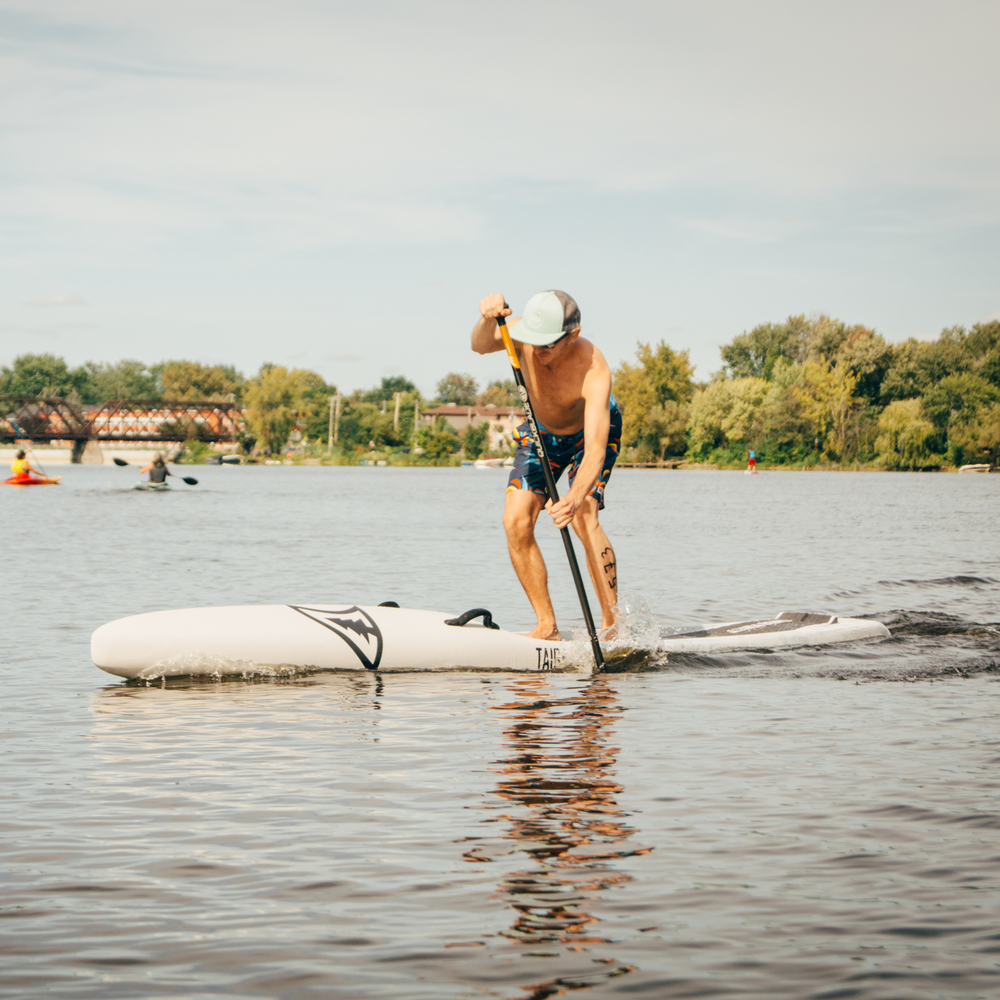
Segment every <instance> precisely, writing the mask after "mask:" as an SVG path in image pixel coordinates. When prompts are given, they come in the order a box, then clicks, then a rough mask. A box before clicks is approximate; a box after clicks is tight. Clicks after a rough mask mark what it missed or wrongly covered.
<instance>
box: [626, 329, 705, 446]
mask: <svg viewBox="0 0 1000 1000" xmlns="http://www.w3.org/2000/svg"><path fill="white" fill-rule="evenodd" d="M635 354H636V360H637V361H638V364H631V363H630V362H628V361H623V362H622V363H621V364H620V365H619V366H618V367H617V368H616V369H615V371H614V375H613V379H612V391H613V392H614V395H615V399H617V400H618V404H619V406H620V407H621V410H622V445H623V446H625V447H627V448H636V447H641V448H642V449H643V450H644V452H645V453H648V454H653V453H657V452H658V453H659V454H660V455H662V454H663V451H662V449H661V446H660V444H659V438H660V437H668V438H669V439H670V441H669V443H668V444H666V445H663V446H662V448H663V449H667V450H668V453H670V454H680V453H682V452H683V448H681V449H680V451H678V450H677V449H678V448H679V447H680V444H681V442H680V440H679V439H678V438H677V436H676V434H675V432H674V430H671V431H669V432H664V431H663V428H664V427H665V426H666V424H664V423H663V422H664V421H666V423H667V424H670V426H671V427H672V428H673V427H674V424H675V422H676V417H677V414H678V412H679V411H678V410H677V409H676V408H669V413H668V411H667V410H665V409H664V407H665V405H666V404H667V403H668V402H672V403H677V404H678V405H679V406H682V407H683V406H684V405H685V404H687V403H689V402H690V400H691V399H692V397H693V396H694V388H695V387H694V379H693V377H692V376H693V375H694V368H693V367H692V366H691V361H690V359H689V357H688V352H687V351H675V350H674V349H673V348H672V347H670V346H669V345H668V344H667V343H666V342H665V341H662V340H661V341H660V342H659V343H658V344H657V345H656V346H655V347H653V346H651V345H650V344H644V343H642V342H641V341H640V342H638V343H637V345H636V352H635ZM657 408H659V411H660V412H659V414H658V416H656V417H654V418H653V420H652V422H650V423H647V419H648V417H649V414H650V412H651V411H653V410H655V409H657ZM644 428H645V430H644ZM656 428H659V430H657V429H656ZM661 432H662V433H661Z"/></svg>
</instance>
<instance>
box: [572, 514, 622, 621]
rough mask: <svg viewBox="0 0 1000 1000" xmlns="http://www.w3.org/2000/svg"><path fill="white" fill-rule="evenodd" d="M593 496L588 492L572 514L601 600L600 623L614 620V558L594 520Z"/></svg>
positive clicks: (616, 562)
mask: <svg viewBox="0 0 1000 1000" xmlns="http://www.w3.org/2000/svg"><path fill="white" fill-rule="evenodd" d="M598 509H599V508H598V505H597V500H596V499H595V498H594V497H591V496H588V497H587V498H586V499H585V500H584V501H583V503H582V504H581V505H580V508H579V510H577V512H576V515H575V516H574V518H573V530H574V531H575V532H576V534H577V537H578V538H579V539H580V541H581V542H582V543H583V548H584V551H585V552H586V553H587V569H589V570H590V579H591V580H592V581H593V583H594V590H596V591H597V599H598V601H600V603H601V627H602V628H610V627H611V626H612V625H614V624H615V622H616V621H618V560H617V559H616V558H615V550H614V549H613V548H612V547H611V542H610V541H609V540H608V536H607V535H606V534H604V529H603V528H602V527H601V525H600V522H599V521H598V520H597V512H598Z"/></svg>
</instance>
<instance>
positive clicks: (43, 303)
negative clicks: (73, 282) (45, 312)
mask: <svg viewBox="0 0 1000 1000" xmlns="http://www.w3.org/2000/svg"><path fill="white" fill-rule="evenodd" d="M28 305H29V306H36V307H37V308H39V309H53V308H58V307H60V306H85V305H88V302H87V300H86V299H85V298H84V297H83V296H82V295H76V294H75V293H72V292H65V293H63V294H62V295H53V296H52V297H51V298H48V299H34V300H32V301H31V302H29V303H28Z"/></svg>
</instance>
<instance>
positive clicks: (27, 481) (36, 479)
mask: <svg viewBox="0 0 1000 1000" xmlns="http://www.w3.org/2000/svg"><path fill="white" fill-rule="evenodd" d="M60 479H62V476H32V475H30V474H29V473H27V472H19V473H18V474H17V475H16V476H11V477H10V479H4V480H3V481H2V483H3V485H4V486H55V485H56V484H57V483H58V482H59V480H60Z"/></svg>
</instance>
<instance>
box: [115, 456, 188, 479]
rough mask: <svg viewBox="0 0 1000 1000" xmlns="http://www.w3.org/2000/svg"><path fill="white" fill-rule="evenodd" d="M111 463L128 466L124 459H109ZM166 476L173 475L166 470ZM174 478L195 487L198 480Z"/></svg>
mask: <svg viewBox="0 0 1000 1000" xmlns="http://www.w3.org/2000/svg"><path fill="white" fill-rule="evenodd" d="M111 461H112V462H114V463H115V465H123V466H124V465H128V464H129V463H128V462H126V461H125V459H124V458H113V459H111ZM167 475H168V476H173V473H172V472H171V471H170V470H169V469H168V470H167ZM175 478H177V479H182V480H184V482H185V483H187V484H188V486H197V485H198V480H197V479H195V478H194V476H176V477H175Z"/></svg>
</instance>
